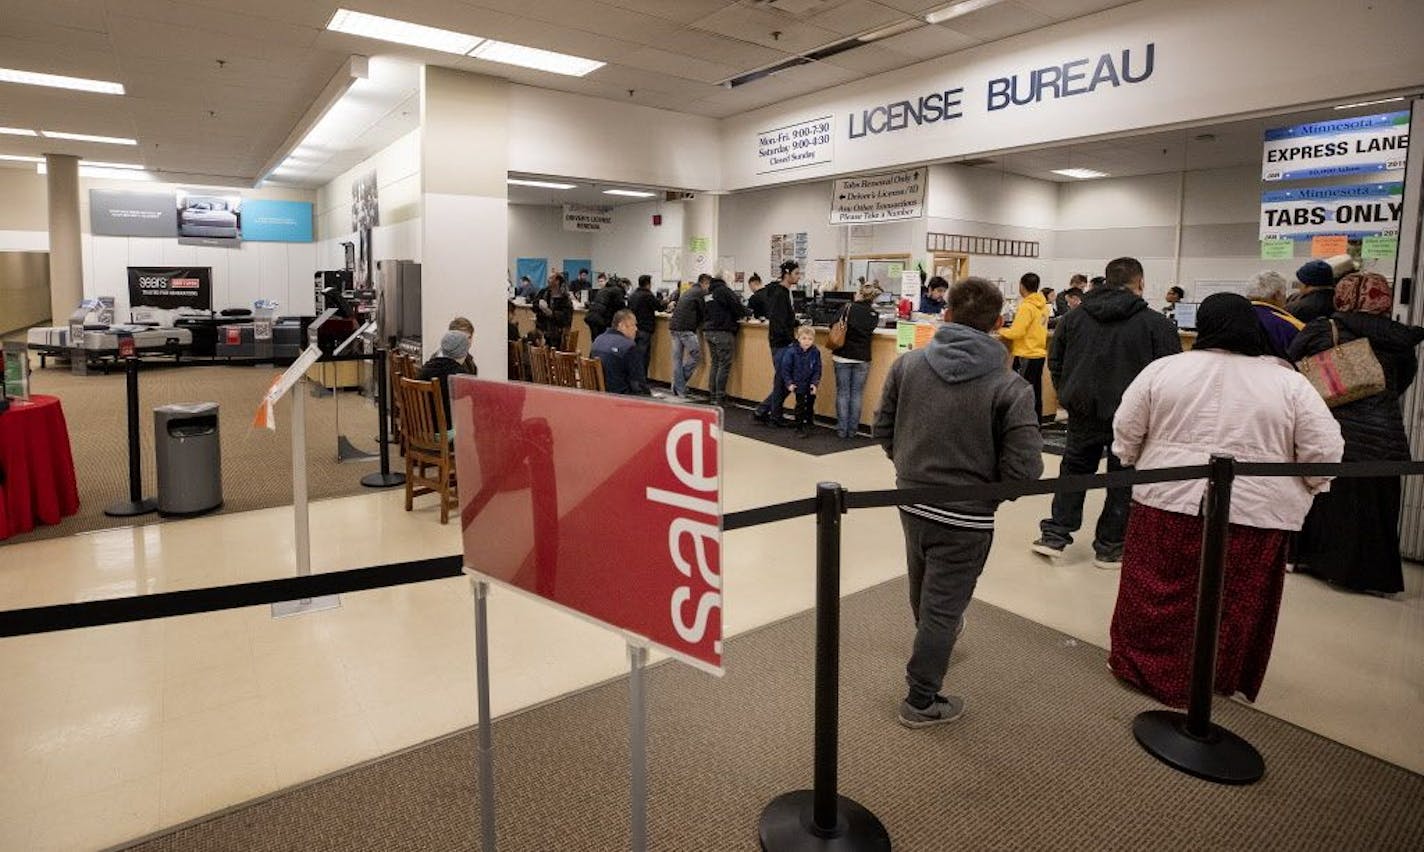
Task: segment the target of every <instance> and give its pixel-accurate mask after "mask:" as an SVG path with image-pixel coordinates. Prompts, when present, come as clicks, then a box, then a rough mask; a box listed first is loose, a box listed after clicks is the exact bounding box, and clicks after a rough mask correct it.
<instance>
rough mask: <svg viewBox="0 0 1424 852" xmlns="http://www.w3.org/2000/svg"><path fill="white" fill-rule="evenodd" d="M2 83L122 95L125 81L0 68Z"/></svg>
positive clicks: (0, 80) (0, 81)
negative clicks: (117, 81)
mask: <svg viewBox="0 0 1424 852" xmlns="http://www.w3.org/2000/svg"><path fill="white" fill-rule="evenodd" d="M0 83H22V84H24V85H27V86H49V87H50V88H53V89H74V90H76V91H80V92H98V93H100V94H104V95H122V94H123V93H124V84H123V83H111V82H109V81H108V80H89V79H85V78H84V77H65V76H63V75H61V74H40V73H38V72H35V71H21V70H19V69H17V68H0Z"/></svg>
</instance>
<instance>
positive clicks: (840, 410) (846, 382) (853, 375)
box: [835, 361, 870, 438]
mask: <svg viewBox="0 0 1424 852" xmlns="http://www.w3.org/2000/svg"><path fill="white" fill-rule="evenodd" d="M835 363H836V434H837V435H839V436H840V437H842V438H849V437H850V436H852V435H854V434H855V432H856V430H857V429H859V428H860V400H861V397H863V396H865V377H866V376H868V375H870V362H869V361H855V362H852V363H849V364H845V363H842V362H840V361H837V362H835Z"/></svg>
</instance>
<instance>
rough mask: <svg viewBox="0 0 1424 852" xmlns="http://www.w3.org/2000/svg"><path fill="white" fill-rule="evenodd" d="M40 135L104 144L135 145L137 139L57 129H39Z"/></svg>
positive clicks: (48, 137)
mask: <svg viewBox="0 0 1424 852" xmlns="http://www.w3.org/2000/svg"><path fill="white" fill-rule="evenodd" d="M40 135H41V136H43V137H44V138H46V139H69V140H71V141H74V142H102V143H104V144H105V145H137V144H138V140H137V139H129V138H128V137H126V136H94V135H92V134H89V133H64V132H62V131H59V130H41V131H40Z"/></svg>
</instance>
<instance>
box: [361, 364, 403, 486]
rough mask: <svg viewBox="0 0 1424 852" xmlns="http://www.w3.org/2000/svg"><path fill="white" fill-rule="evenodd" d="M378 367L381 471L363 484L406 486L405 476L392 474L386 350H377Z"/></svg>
mask: <svg viewBox="0 0 1424 852" xmlns="http://www.w3.org/2000/svg"><path fill="white" fill-rule="evenodd" d="M375 362H376V363H375V367H376V416H377V417H379V418H380V419H381V425H380V429H381V432H380V437H379V438H378V439H377V440H378V441H379V443H380V445H381V449H380V453H381V469H380V471H379V472H377V473H368V474H366V475H365V476H363V477H361V484H362V485H364V486H366V487H367V488H392V487H394V486H397V485H404V484H405V474H403V473H391V441H390V416H389V410H390V395H391V389H390V385H389V384H388V383H387V380H386V350H384V349H377V350H376V357H375Z"/></svg>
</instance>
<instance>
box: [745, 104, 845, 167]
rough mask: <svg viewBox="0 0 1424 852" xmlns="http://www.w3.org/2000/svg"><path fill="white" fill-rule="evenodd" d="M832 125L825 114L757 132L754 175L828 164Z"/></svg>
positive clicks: (830, 154) (832, 134) (831, 151)
mask: <svg viewBox="0 0 1424 852" xmlns="http://www.w3.org/2000/svg"><path fill="white" fill-rule="evenodd" d="M834 135H835V124H834V122H833V120H832V118H831V116H829V115H823V116H821V117H820V118H813V119H811V120H809V121H801V122H797V123H796V124H788V125H786V126H785V127H774V128H772V129H771V130H763V131H761V132H760V133H758V134H757V174H759V175H765V174H770V173H771V172H781V171H786V170H787V169H799V168H803V167H805V166H816V165H820V164H822V163H829V162H831V160H832V159H833V154H834V151H833V149H832V142H831V138H832V137H833V136H834Z"/></svg>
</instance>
